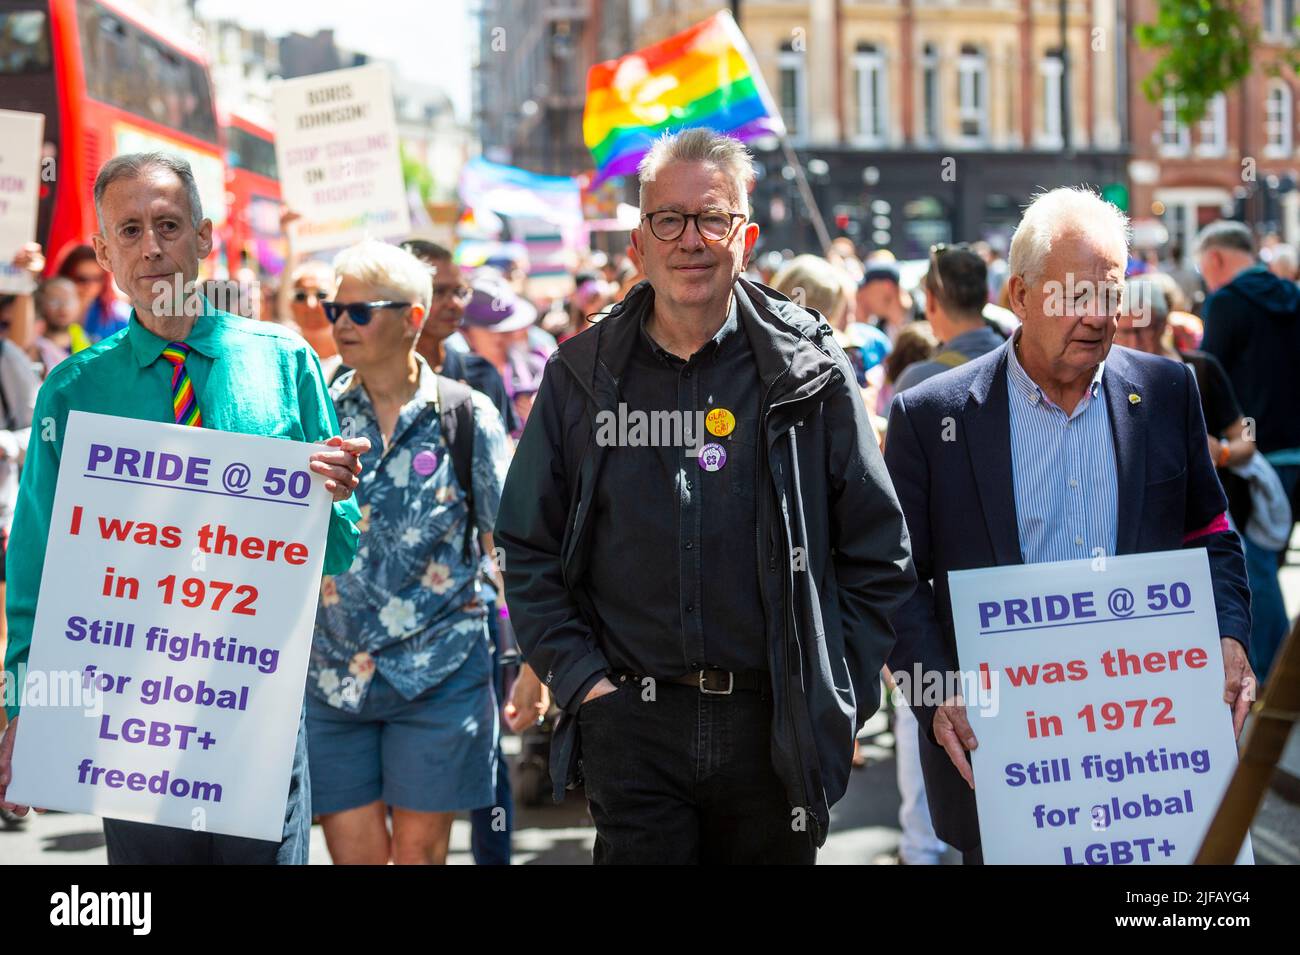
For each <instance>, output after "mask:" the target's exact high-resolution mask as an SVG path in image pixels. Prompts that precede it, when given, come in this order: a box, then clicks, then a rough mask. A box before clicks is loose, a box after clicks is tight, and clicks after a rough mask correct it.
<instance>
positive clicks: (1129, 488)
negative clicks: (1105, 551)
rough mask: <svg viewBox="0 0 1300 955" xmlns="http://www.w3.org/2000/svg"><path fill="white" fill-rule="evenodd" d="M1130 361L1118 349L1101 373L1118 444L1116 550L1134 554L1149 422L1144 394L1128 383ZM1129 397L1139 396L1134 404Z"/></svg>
mask: <svg viewBox="0 0 1300 955" xmlns="http://www.w3.org/2000/svg"><path fill="white" fill-rule="evenodd" d="M1127 366H1128V362H1127V361H1125V359H1124V354H1123V352H1122V351H1119V350H1118V349H1111V352H1110V355H1109V356H1107V361H1106V370H1105V371H1103V372H1102V376H1101V388H1102V391H1103V392H1105V394H1106V407H1107V410H1109V412H1110V433H1111V438H1112V440H1113V441H1114V443H1115V469H1116V471H1117V472H1118V474H1117V480H1116V482H1115V484H1116V490H1117V493H1118V495H1119V498H1118V500H1117V501H1116V502H1115V504H1116V528H1115V551H1116V553H1117V554H1132V553H1135V552H1136V551H1137V545H1138V531H1139V530H1140V529H1141V525H1140V523H1139V516H1140V515H1141V514H1142V503H1143V495H1144V493H1145V491H1146V441H1147V424H1148V422H1147V420H1146V413H1145V412H1144V411H1143V406H1142V392H1141V390H1140V389H1139V388H1138V386H1137V385H1135V384H1133V382H1132V381H1131V380H1129V378H1128V376H1127V375H1126V374H1125V372H1126V371H1127V370H1128V367H1127ZM1130 395H1136V396H1137V398H1138V400H1137V401H1134V400H1133V399H1132V398H1131V397H1129V396H1130Z"/></svg>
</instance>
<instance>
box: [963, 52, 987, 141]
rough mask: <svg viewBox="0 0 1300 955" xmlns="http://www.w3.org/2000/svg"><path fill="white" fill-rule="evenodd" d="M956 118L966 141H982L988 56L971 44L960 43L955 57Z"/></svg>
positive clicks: (985, 138) (985, 118) (985, 133)
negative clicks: (957, 57) (959, 54)
mask: <svg viewBox="0 0 1300 955" xmlns="http://www.w3.org/2000/svg"><path fill="white" fill-rule="evenodd" d="M957 121H958V124H959V130H960V133H961V138H962V141H963V142H964V143H966V144H967V145H982V144H984V143H985V142H987V140H988V134H989V65H988V58H987V57H986V56H985V55H984V53H983V52H982V51H980V50H979V49H977V48H976V47H973V46H963V47H962V48H961V56H960V58H959V59H958V60H957Z"/></svg>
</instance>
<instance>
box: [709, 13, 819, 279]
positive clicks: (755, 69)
mask: <svg viewBox="0 0 1300 955" xmlns="http://www.w3.org/2000/svg"><path fill="white" fill-rule="evenodd" d="M714 15H715V16H716V17H717V18H718V22H719V23H721V24H722V28H723V29H724V30H726V31H727V33H728V34H729V35H730V36H731V41H732V43H733V44H734V45H735V47H736V49H737V50H739V51H740V55H741V56H743V57H744V58H745V62H746V63H748V64H749V71H750V74H751V75H752V76H753V78H754V87H755V89H757V90H758V95H759V97H760V98H761V99H762V101H763V104H764V106H765V107H766V109H767V113H768V115H769V116H771V117H773V118H774V119H775V121H776V122H775V126H776V129H774V130H773V131H772V132H773V134H774V135H775V136H776V137H777V138H778V139H779V140H780V141H781V152H782V153H783V154H784V155H785V161H786V162H787V163H789V165H790V168H791V169H793V170H794V181H795V185H796V186H797V187H798V188H799V197H800V198H801V199H803V204H804V208H806V209H807V210H808V217H809V218H810V219H812V224H813V230H814V231H815V232H816V233H817V241H818V242H819V243H820V244H821V247H822V255H829V254H830V251H831V236H830V233H829V232H827V231H826V220H825V219H823V218H822V210H821V208H820V207H819V206H818V205H817V199H816V198H815V197H814V196H813V192H812V187H811V186H809V185H808V177H807V176H806V175H804V170H803V163H801V162H800V161H799V157H798V155H796V153H795V151H794V146H793V144H791V142H790V133H789V131H788V130H787V129H786V126H785V119H784V118H783V117H782V116H781V110H780V109H779V108H778V107H777V105H776V101H775V100H774V99H773V98H772V93H771V91H770V90H769V89H768V88H767V83H765V82H764V81H763V70H762V69H761V68H760V67H759V65H758V61H757V60H756V59H755V58H754V51H753V48H752V47H750V45H749V41H748V40H746V39H745V34H744V33H742V32H741V30H740V26H739V25H738V24H737V23H736V20H735V18H734V17H733V16H732V14H731V13H730V12H729V11H727V10H721V11H719V12H718V13H716V14H714Z"/></svg>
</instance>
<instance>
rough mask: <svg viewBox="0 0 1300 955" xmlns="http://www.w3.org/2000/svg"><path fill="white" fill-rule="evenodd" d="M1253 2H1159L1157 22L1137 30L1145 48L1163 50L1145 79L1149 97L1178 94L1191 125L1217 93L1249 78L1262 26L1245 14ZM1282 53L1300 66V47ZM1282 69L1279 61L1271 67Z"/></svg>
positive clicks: (1184, 119) (1153, 99)
mask: <svg viewBox="0 0 1300 955" xmlns="http://www.w3.org/2000/svg"><path fill="white" fill-rule="evenodd" d="M1256 2H1257V0H1256ZM1247 3H1251V5H1252V6H1254V5H1255V2H1252V0H1159V2H1158V5H1157V12H1156V20H1155V22H1154V23H1142V24H1138V25H1137V26H1136V27H1135V29H1134V32H1135V34H1136V36H1137V40H1138V43H1139V44H1140V45H1141V46H1142V47H1143V48H1145V49H1148V50H1159V51H1161V53H1162V55H1161V58H1160V60H1159V61H1158V62H1157V63H1156V65H1155V67H1154V68H1153V69H1152V71H1151V73H1150V75H1148V76H1147V77H1146V78H1145V79H1143V81H1142V92H1143V93H1144V94H1146V97H1147V99H1149V100H1150V101H1151V102H1153V103H1159V102H1160V101H1161V100H1163V99H1164V98H1165V97H1166V96H1169V95H1172V96H1174V97H1175V103H1176V104H1177V108H1178V119H1179V121H1180V122H1183V123H1186V124H1188V125H1191V124H1192V123H1195V122H1196V121H1197V120H1199V119H1201V117H1203V116H1204V115H1205V112H1206V109H1207V108H1208V106H1209V103H1210V100H1212V99H1213V98H1214V97H1215V95H1216V94H1218V93H1223V92H1227V91H1228V90H1230V89H1232V88H1233V87H1234V86H1236V85H1237V84H1238V83H1240V82H1241V81H1242V80H1243V79H1245V77H1246V75H1247V74H1249V73H1250V71H1251V69H1252V68H1253V66H1254V64H1253V63H1252V54H1253V51H1254V48H1255V47H1256V45H1257V44H1258V43H1259V41H1260V30H1259V27H1258V25H1256V24H1255V23H1253V22H1249V21H1248V20H1247V18H1246V17H1245V16H1244V15H1243V10H1244V8H1245V7H1246V6H1247ZM1280 52H1281V56H1280V57H1279V61H1280V63H1281V64H1282V65H1286V66H1289V67H1290V68H1291V69H1293V70H1300V51H1298V50H1297V49H1296V48H1294V47H1293V48H1291V49H1285V50H1282V51H1280ZM1279 69H1280V67H1279V65H1273V66H1271V67H1270V68H1269V71H1270V72H1272V73H1276V72H1278V70H1279Z"/></svg>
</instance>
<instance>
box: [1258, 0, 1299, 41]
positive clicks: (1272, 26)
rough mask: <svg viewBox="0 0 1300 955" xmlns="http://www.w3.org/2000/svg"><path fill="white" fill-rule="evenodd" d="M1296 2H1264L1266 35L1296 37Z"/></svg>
mask: <svg viewBox="0 0 1300 955" xmlns="http://www.w3.org/2000/svg"><path fill="white" fill-rule="evenodd" d="M1295 17H1296V3H1295V0H1264V35H1265V36H1270V37H1291V36H1294V35H1295Z"/></svg>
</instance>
